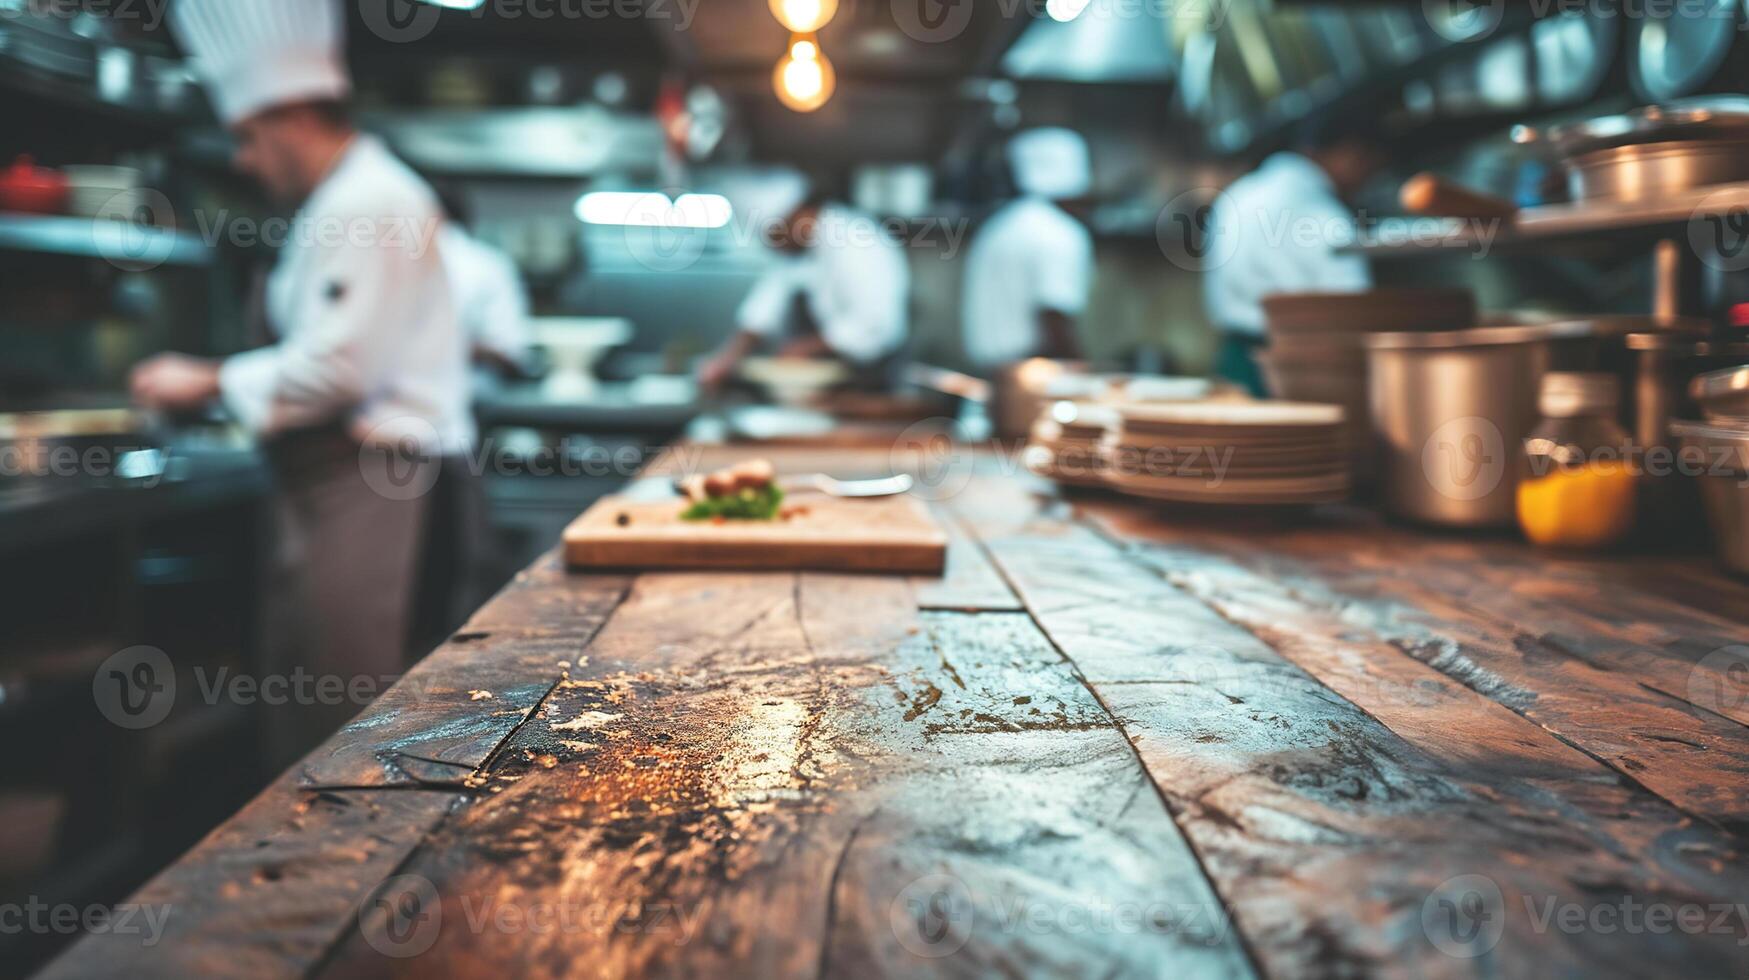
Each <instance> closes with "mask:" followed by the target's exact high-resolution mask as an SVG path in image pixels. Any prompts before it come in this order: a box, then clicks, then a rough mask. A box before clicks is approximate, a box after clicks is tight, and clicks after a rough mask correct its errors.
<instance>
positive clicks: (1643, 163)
mask: <svg viewBox="0 0 1749 980" xmlns="http://www.w3.org/2000/svg"><path fill="white" fill-rule="evenodd" d="M1512 139H1513V140H1514V141H1515V142H1518V143H1521V144H1525V145H1541V146H1543V147H1545V148H1547V149H1548V150H1549V152H1550V154H1551V155H1552V158H1553V159H1551V162H1552V163H1559V164H1561V165H1563V166H1565V167H1566V169H1567V190H1568V194H1569V196H1570V197H1571V198H1572V199H1573V200H1575V201H1644V200H1650V199H1653V198H1657V197H1662V196H1667V195H1669V194H1671V193H1674V192H1677V191H1682V190H1688V189H1691V188H1694V187H1702V186H1708V185H1712V184H1719V183H1728V182H1732V181H1738V180H1749V152H1746V151H1749V99H1746V98H1744V97H1742V96H1710V97H1704V98H1692V99H1680V100H1677V101H1674V102H1669V103H1664V104H1661V105H1648V106H1642V107H1641V108H1638V109H1635V110H1633V111H1631V112H1628V113H1623V114H1620V115H1614V116H1601V117H1598V118H1596V119H1591V120H1587V121H1585V122H1582V123H1574V124H1569V125H1563V126H1554V127H1550V128H1549V129H1547V130H1538V129H1536V128H1534V127H1530V126H1515V127H1513V129H1512Z"/></svg>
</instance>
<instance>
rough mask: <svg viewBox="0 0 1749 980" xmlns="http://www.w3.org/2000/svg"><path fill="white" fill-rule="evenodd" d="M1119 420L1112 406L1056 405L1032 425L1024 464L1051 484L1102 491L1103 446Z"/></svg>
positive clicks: (1022, 456)
mask: <svg viewBox="0 0 1749 980" xmlns="http://www.w3.org/2000/svg"><path fill="white" fill-rule="evenodd" d="M1120 418H1121V416H1120V415H1119V410H1118V409H1116V408H1114V407H1112V406H1111V405H1105V404H1100V403H1097V402H1088V401H1061V402H1056V403H1054V404H1052V405H1051V406H1050V407H1049V408H1047V409H1045V411H1044V413H1043V414H1041V415H1040V416H1039V418H1038V420H1037V421H1036V422H1034V423H1033V426H1032V432H1031V434H1030V436H1029V437H1028V440H1027V445H1026V450H1025V452H1023V453H1022V454H1021V462H1022V463H1024V464H1025V466H1026V468H1027V469H1028V470H1031V471H1032V472H1033V473H1036V474H1038V475H1039V476H1042V477H1044V478H1045V479H1048V480H1054V481H1056V482H1058V483H1064V484H1068V485H1071V486H1082V487H1102V486H1104V485H1105V477H1104V461H1103V458H1102V456H1101V451H1100V443H1101V441H1102V440H1104V438H1105V434H1106V433H1107V432H1108V431H1110V430H1111V429H1112V428H1114V427H1115V426H1117V424H1118V422H1119V420H1120Z"/></svg>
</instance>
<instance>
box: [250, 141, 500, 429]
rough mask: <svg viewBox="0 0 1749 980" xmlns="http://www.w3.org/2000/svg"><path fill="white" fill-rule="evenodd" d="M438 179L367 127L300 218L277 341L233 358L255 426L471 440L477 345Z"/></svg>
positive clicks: (291, 242)
mask: <svg viewBox="0 0 1749 980" xmlns="http://www.w3.org/2000/svg"><path fill="white" fill-rule="evenodd" d="M442 227H443V216H442V211H441V210H440V209H439V206H438V203H437V199H436V197H435V196H434V195H433V194H432V192H431V189H430V188H429V187H428V186H427V185H426V184H425V183H424V181H422V180H420V179H419V177H418V176H417V175H415V174H414V173H413V171H412V170H410V169H409V168H408V167H407V166H406V165H405V164H403V163H402V162H401V161H400V160H398V159H396V158H395V156H394V155H393V154H391V153H390V152H389V151H388V148H387V147H385V146H383V145H382V143H381V142H379V141H378V140H376V139H374V138H372V137H369V136H358V137H356V138H355V139H354V140H353V141H352V143H351V144H350V145H348V146H347V148H346V149H345V150H344V151H342V153H341V155H340V158H339V160H337V161H336V163H335V165H334V168H333V170H332V171H331V172H330V173H329V174H328V176H327V177H326V178H325V179H324V180H323V181H322V183H321V185H320V186H318V187H317V188H316V190H315V193H313V194H312V195H311V196H310V198H309V200H308V201H306V202H305V203H304V206H303V207H302V208H300V209H299V210H298V213H297V216H296V217H295V218H293V220H292V222H291V227H290V232H289V236H288V238H287V240H286V242H285V245H284V247H283V248H281V250H280V255H279V262H278V264H277V265H276V266H275V268H274V270H273V274H272V276H271V277H270V278H269V280H268V284H267V315H268V320H269V325H270V326H271V327H272V328H273V330H274V332H275V333H276V334H277V336H278V337H279V342H278V343H277V344H274V345H272V346H270V347H264V348H261V349H259V350H253V351H249V352H247V353H243V354H238V355H236V356H234V357H232V358H230V359H229V360H227V361H225V363H224V365H223V367H222V368H221V369H220V373H219V387H220V390H221V394H222V395H223V398H224V402H225V405H226V406H227V407H228V408H229V409H230V410H231V412H232V414H233V415H235V416H236V418H237V419H238V420H239V421H240V422H241V423H242V424H243V425H244V426H245V427H246V428H248V429H249V430H251V431H252V432H253V433H255V434H256V435H257V436H272V435H274V434H277V433H280V432H284V431H286V430H290V429H297V428H305V427H312V426H320V425H325V424H330V423H333V422H340V423H342V424H344V425H346V426H347V428H348V429H349V430H350V431H351V432H352V433H354V435H356V436H361V437H362V436H365V435H367V434H369V435H373V436H375V437H379V438H385V439H387V440H389V441H395V440H399V439H401V438H404V437H408V436H411V437H413V438H416V439H418V440H419V441H420V442H421V443H428V442H433V441H434V442H435V443H436V445H428V446H425V448H426V449H427V450H428V451H436V452H443V453H455V452H463V451H466V449H467V448H468V447H469V446H470V445H471V444H472V442H473V420H472V417H471V415H470V414H469V398H468V382H467V347H466V342H465V340H464V338H463V336H462V333H461V327H460V324H459V323H458V321H457V318H456V314H455V309H454V306H453V304H452V301H451V296H450V287H449V282H448V277H447V276H446V274H445V270H444V264H443V258H442V253H441V248H440V243H439V232H440V230H441V228H442Z"/></svg>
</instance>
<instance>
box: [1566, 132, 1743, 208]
mask: <svg viewBox="0 0 1749 980" xmlns="http://www.w3.org/2000/svg"><path fill="white" fill-rule="evenodd" d="M1745 153H1749V140H1736V139H1733V140H1678V141H1671V142H1661V143H1640V144H1629V145H1627V146H1612V147H1608V148H1606V149H1602V150H1593V151H1592V152H1590V153H1585V154H1581V155H1580V156H1577V157H1575V158H1573V159H1572V160H1571V161H1569V165H1570V168H1569V170H1568V172H1567V191H1568V194H1569V195H1571V196H1572V198H1573V200H1575V201H1595V200H1607V201H1621V202H1633V201H1650V200H1654V199H1656V198H1660V197H1666V196H1669V195H1671V194H1676V193H1680V192H1682V191H1686V190H1689V189H1690V188H1694V187H1705V186H1709V185H1712V184H1727V183H1730V182H1732V181H1737V180H1746V179H1749V158H1746V157H1745Z"/></svg>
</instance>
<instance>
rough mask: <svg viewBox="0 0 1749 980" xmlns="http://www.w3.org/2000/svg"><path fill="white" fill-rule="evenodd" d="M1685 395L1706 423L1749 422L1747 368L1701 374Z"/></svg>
mask: <svg viewBox="0 0 1749 980" xmlns="http://www.w3.org/2000/svg"><path fill="white" fill-rule="evenodd" d="M1688 393H1689V395H1690V396H1691V397H1693V398H1694V401H1695V404H1696V405H1699V406H1700V412H1701V414H1702V415H1704V416H1706V418H1707V419H1708V420H1709V421H1715V422H1716V421H1720V420H1731V421H1742V422H1745V423H1749V367H1734V368H1726V369H1725V370H1723V371H1711V372H1708V373H1706V374H1703V375H1701V376H1700V377H1697V378H1695V379H1694V383H1693V384H1691V385H1690V386H1689V389H1688Z"/></svg>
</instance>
